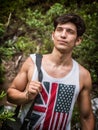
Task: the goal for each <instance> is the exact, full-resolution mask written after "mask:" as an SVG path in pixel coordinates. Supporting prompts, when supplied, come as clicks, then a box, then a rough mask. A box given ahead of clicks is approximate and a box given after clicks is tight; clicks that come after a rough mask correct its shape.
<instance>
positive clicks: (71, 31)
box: [67, 29, 75, 34]
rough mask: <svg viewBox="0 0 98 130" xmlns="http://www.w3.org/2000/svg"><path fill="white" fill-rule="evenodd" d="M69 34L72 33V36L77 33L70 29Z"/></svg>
mask: <svg viewBox="0 0 98 130" xmlns="http://www.w3.org/2000/svg"><path fill="white" fill-rule="evenodd" d="M67 32H68V33H70V34H74V33H75V32H74V31H73V30H71V29H68V30H67Z"/></svg>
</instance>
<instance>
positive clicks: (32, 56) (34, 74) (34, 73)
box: [30, 54, 38, 80]
mask: <svg viewBox="0 0 98 130" xmlns="http://www.w3.org/2000/svg"><path fill="white" fill-rule="evenodd" d="M30 57H31V59H32V61H33V62H34V72H33V75H32V80H35V79H36V78H37V77H38V72H37V66H36V54H30Z"/></svg>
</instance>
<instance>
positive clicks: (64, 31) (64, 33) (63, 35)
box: [61, 29, 67, 38]
mask: <svg viewBox="0 0 98 130" xmlns="http://www.w3.org/2000/svg"><path fill="white" fill-rule="evenodd" d="M66 36H67V33H66V30H65V29H64V30H63V31H62V33H61V37H62V38H66Z"/></svg>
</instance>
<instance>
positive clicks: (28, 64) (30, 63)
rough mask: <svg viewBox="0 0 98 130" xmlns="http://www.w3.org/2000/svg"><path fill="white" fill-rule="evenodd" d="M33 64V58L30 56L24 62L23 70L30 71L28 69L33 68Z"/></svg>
mask: <svg viewBox="0 0 98 130" xmlns="http://www.w3.org/2000/svg"><path fill="white" fill-rule="evenodd" d="M33 66H34V62H33V60H32V59H31V57H28V58H27V59H26V60H25V62H24V63H23V65H22V68H21V70H25V71H28V69H29V68H31V67H33Z"/></svg>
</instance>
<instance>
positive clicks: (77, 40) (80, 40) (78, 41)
mask: <svg viewBox="0 0 98 130" xmlns="http://www.w3.org/2000/svg"><path fill="white" fill-rule="evenodd" d="M81 42H82V37H78V38H77V39H76V44H75V45H76V46H78V45H80V43H81Z"/></svg>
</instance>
